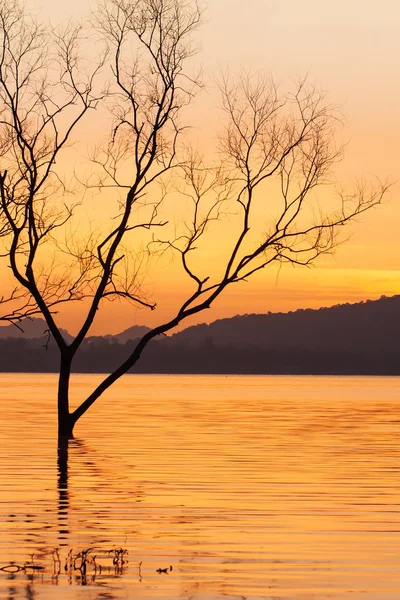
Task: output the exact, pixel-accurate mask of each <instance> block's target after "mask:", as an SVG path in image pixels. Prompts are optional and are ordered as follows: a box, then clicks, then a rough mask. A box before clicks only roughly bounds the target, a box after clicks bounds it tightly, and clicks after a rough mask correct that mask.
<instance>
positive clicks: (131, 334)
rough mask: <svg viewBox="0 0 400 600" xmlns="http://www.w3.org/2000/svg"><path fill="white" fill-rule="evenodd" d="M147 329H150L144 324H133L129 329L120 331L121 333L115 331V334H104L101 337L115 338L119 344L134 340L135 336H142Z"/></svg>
mask: <svg viewBox="0 0 400 600" xmlns="http://www.w3.org/2000/svg"><path fill="white" fill-rule="evenodd" d="M148 331H150V327H145V326H144V325H133V326H132V327H129V329H125V330H124V331H121V333H117V334H115V335H105V336H102V337H104V338H106V339H109V340H115V341H116V342H118V343H119V344H125V343H126V342H128V341H129V340H136V339H137V338H141V337H143V336H144V335H145V334H146V333H147V332H148Z"/></svg>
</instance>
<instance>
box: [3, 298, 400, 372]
mask: <svg viewBox="0 0 400 600" xmlns="http://www.w3.org/2000/svg"><path fill="white" fill-rule="evenodd" d="M42 324H43V322H42ZM35 327H36V328H37V330H39V329H40V327H39V324H38V323H36V324H35ZM3 329H6V328H3ZM14 329H15V328H14ZM42 331H43V329H42ZM146 331H147V328H144V327H143V328H141V327H138V326H134V327H132V328H129V329H128V330H126V331H125V332H122V333H121V334H119V335H117V336H103V337H91V338H88V339H87V340H85V342H84V343H83V345H82V348H81V349H80V351H79V352H78V353H77V355H76V361H75V365H74V367H75V368H74V370H75V372H87V373H94V372H101V373H107V372H109V371H110V370H112V369H113V368H115V367H116V366H117V365H118V364H119V363H120V362H121V361H122V360H125V359H126V357H127V356H128V355H129V353H130V352H131V351H132V349H133V347H134V345H135V343H136V342H135V339H134V338H133V337H131V336H135V337H138V336H140V335H143V334H144V333H145V332H146ZM399 340H400V296H393V297H390V298H387V297H382V298H380V299H379V300H375V301H365V302H359V303H357V304H341V305H336V306H333V307H330V308H321V309H319V310H311V309H305V310H297V311H294V312H289V313H268V314H252V315H242V316H236V317H233V318H230V319H219V320H217V321H214V322H213V323H211V324H210V325H206V324H202V325H196V326H193V327H188V328H187V329H185V330H183V331H181V332H179V333H176V334H175V335H173V336H171V337H163V338H161V339H157V340H154V341H153V342H151V343H150V344H149V346H148V347H147V348H146V350H145V351H144V352H143V355H142V358H141V360H140V361H139V362H138V363H137V365H136V366H135V367H134V369H133V371H134V372H142V373H255V374H257V373H260V374H268V373H271V374H274V373H280V374H363V375H373V374H376V375H400V341H399ZM45 345H46V344H45V338H26V337H25V338H18V337H15V336H14V337H9V338H8V339H0V371H3V372H4V371H10V372H12V371H18V372H21V371H28V372H29V371H34V372H37V371H39V372H40V371H43V372H53V371H54V372H57V370H58V362H59V359H58V352H57V349H56V347H55V344H54V342H53V341H51V342H50V344H49V345H48V349H47V350H46V349H45Z"/></svg>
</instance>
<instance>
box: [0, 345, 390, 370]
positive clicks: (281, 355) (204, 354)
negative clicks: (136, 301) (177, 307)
mask: <svg viewBox="0 0 400 600" xmlns="http://www.w3.org/2000/svg"><path fill="white" fill-rule="evenodd" d="M44 341H45V340H43V342H44ZM41 342H42V341H41V340H37V339H36V340H23V339H10V340H0V355H1V360H0V371H3V372H43V373H47V372H48V373H51V372H57V371H58V368H59V358H58V351H57V349H56V347H55V345H54V344H52V345H51V346H50V347H49V348H48V349H47V350H46V349H45V348H44V347H43V344H42V343H41ZM132 347H133V342H128V343H126V344H119V343H116V342H109V341H105V340H98V341H96V342H95V343H93V342H91V341H88V342H87V344H85V346H84V348H83V349H82V350H81V351H80V352H79V353H78V354H77V356H76V359H75V361H74V371H75V372H77V373H108V372H110V370H112V369H113V368H115V367H117V366H118V365H119V364H120V363H121V362H122V361H123V360H124V359H125V358H126V357H127V356H128V354H129V352H130V350H131V349H132ZM132 371H133V372H136V373H248V374H250V373H254V374H257V373H259V374H269V373H270V374H338V375H339V374H346V375H351V374H362V375H400V356H399V353H398V352H397V351H390V350H389V349H388V350H387V351H382V349H374V348H373V347H370V348H365V349H364V350H363V351H358V352H352V351H348V350H345V349H343V350H335V351H334V350H331V351H329V350H324V351H320V350H310V349H304V348H301V347H298V348H296V347H288V348H279V349H276V350H272V349H269V350H268V349H265V348H260V347H256V346H251V347H250V346H249V347H244V348H237V347H235V346H232V345H228V346H215V345H214V343H213V341H212V340H211V339H210V340H207V341H206V342H205V343H204V344H201V345H199V346H193V345H186V344H182V345H180V344H176V343H171V342H170V341H157V342H156V341H154V342H152V343H151V344H150V345H149V346H148V348H147V349H146V350H145V352H144V353H143V355H142V358H141V359H140V361H139V362H138V363H137V365H136V367H135V368H134V369H133V370H132Z"/></svg>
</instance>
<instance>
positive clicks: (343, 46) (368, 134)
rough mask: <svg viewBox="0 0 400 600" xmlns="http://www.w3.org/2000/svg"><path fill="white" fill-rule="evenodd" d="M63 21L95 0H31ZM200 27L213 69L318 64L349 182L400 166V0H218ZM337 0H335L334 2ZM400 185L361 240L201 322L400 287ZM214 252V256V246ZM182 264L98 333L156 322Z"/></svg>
mask: <svg viewBox="0 0 400 600" xmlns="http://www.w3.org/2000/svg"><path fill="white" fill-rule="evenodd" d="M27 4H28V6H34V7H41V14H42V15H43V17H45V16H47V15H48V16H49V17H50V18H51V19H52V21H54V22H56V21H57V20H59V19H62V18H67V17H68V16H72V17H75V18H77V19H79V18H80V17H81V16H84V15H85V13H87V12H88V10H89V6H90V3H89V1H88V0H69V2H65V3H58V2H57V3H55V2H54V1H53V0H42V1H41V2H37V1H34V0H29V2H28V3H27ZM93 4H94V3H93ZM208 4H209V6H208V8H207V11H206V22H205V24H204V25H203V26H202V30H201V32H200V36H199V38H200V43H201V46H202V52H201V54H200V55H199V57H198V59H196V60H198V61H201V63H202V64H203V67H204V73H205V75H206V76H207V75H209V74H210V75H212V74H214V73H216V71H217V70H218V69H219V68H221V67H222V68H225V67H227V66H228V67H229V69H231V70H232V71H235V70H236V69H237V68H239V67H244V68H246V69H249V68H251V69H252V70H258V69H264V70H266V71H267V72H270V73H272V74H273V75H274V77H275V79H276V80H277V81H283V80H286V79H288V78H291V77H292V78H295V77H296V76H299V75H300V76H301V75H304V74H306V73H308V77H309V79H311V81H314V80H315V81H317V82H318V83H319V84H320V85H321V86H322V87H323V88H324V89H325V90H327V91H328V92H329V98H330V99H332V100H333V101H334V102H335V103H338V104H339V105H340V106H341V107H342V111H343V113H344V114H345V116H346V128H345V130H344V136H345V138H346V139H348V140H349V142H350V143H349V146H348V148H347V151H346V156H345V159H344V161H343V163H342V164H341V165H340V166H339V168H338V171H337V174H338V175H339V177H340V179H341V180H343V181H344V182H345V183H349V182H351V181H352V180H354V179H357V178H361V177H366V178H367V179H368V178H371V177H373V176H375V175H376V176H379V177H382V178H386V177H388V178H390V179H391V180H393V181H395V180H396V179H397V178H398V176H399V175H398V172H399V171H398V165H399V150H398V146H399V144H398V142H399V140H400V110H399V108H400V78H399V73H400V7H399V5H398V3H397V2H396V1H395V0H381V2H379V3H376V2H372V0H363V1H361V0H352V1H351V2H349V1H348V0H346V1H345V0H336V2H335V3H326V2H321V1H320V0H303V1H302V2H301V3H299V2H298V1H297V0H287V1H286V2H278V0H270V1H268V0H248V1H247V2H243V0H210V1H209V3H208ZM328 4H329V5H328ZM216 104H217V100H216V98H215V96H214V95H213V93H212V92H209V93H206V94H203V95H202V96H201V98H200V99H199V100H198V101H197V104H196V110H197V113H196V115H197V116H196V123H195V124H196V126H197V127H198V137H199V139H202V140H203V141H204V140H208V137H210V136H211V135H212V126H213V125H215V123H216V121H217V117H216V116H214V115H216V114H217V113H216V112H215V110H214V109H215V106H216ZM399 225H400V186H399V185H398V184H395V185H394V186H393V187H392V189H391V193H390V195H389V196H388V198H387V199H386V201H385V202H384V205H383V206H382V207H379V208H378V209H377V210H375V211H373V212H371V213H370V214H368V215H367V216H366V217H365V218H363V219H362V220H360V222H359V223H357V224H353V225H352V226H351V231H352V233H353V235H352V237H351V239H350V241H348V242H347V243H346V244H345V245H343V246H342V247H340V248H339V249H338V250H337V251H336V253H335V255H334V256H333V257H324V258H323V259H321V260H319V261H318V262H317V264H316V265H315V267H314V268H312V269H301V268H296V269H292V268H290V267H286V268H283V269H281V271H280V272H279V274H278V273H277V271H276V269H274V268H273V269H272V270H271V271H270V272H269V273H263V274H262V275H258V276H257V278H255V279H254V280H253V281H250V282H249V283H247V284H241V285H240V286H238V287H236V288H235V289H232V290H231V291H229V292H228V293H226V294H225V296H224V298H221V299H220V300H219V301H218V303H217V304H216V305H215V307H214V308H213V309H211V310H209V311H208V312H207V314H204V313H203V314H202V315H200V316H199V317H198V318H197V319H196V322H199V321H200V322H201V321H205V320H207V321H210V320H214V319H216V318H220V317H223V316H232V315H235V314H242V313H251V312H266V311H269V310H270V311H279V310H281V311H286V310H292V309H296V308H305V307H319V306H329V305H332V304H337V303H340V302H354V301H357V300H361V299H366V298H377V297H379V296H380V295H382V294H385V295H391V294H396V293H400V248H399V245H398V230H399ZM211 260H212V258H211ZM174 273H175V269H172V272H171V274H169V275H165V277H164V278H162V279H163V280H162V281H161V283H157V281H155V280H154V281H153V280H151V279H150V282H149V291H154V293H156V292H158V293H157V298H158V309H157V310H156V311H154V312H152V313H149V312H147V311H144V310H140V311H138V310H132V308H131V307H129V306H124V305H122V304H117V303H113V304H110V303H105V304H104V307H103V311H102V313H101V315H99V317H98V318H97V321H96V323H95V325H94V327H93V329H92V333H106V332H109V333H115V332H118V331H120V330H122V329H124V328H126V327H128V326H130V325H132V324H134V323H135V322H136V323H138V324H156V323H158V322H160V321H161V320H162V319H163V318H165V317H166V316H167V315H170V314H171V310H172V306H173V305H175V303H176V302H178V301H179V298H180V293H181V292H180V285H178V284H177V281H176V279H175V276H176V275H175V274H174ZM80 310H81V308H80V307H79V305H75V306H71V307H68V308H64V309H63V312H62V313H61V314H62V325H63V326H65V327H67V328H68V329H70V330H71V332H73V331H74V330H75V329H76V327H77V325H78V322H79V312H80Z"/></svg>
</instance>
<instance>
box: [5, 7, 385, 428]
mask: <svg viewBox="0 0 400 600" xmlns="http://www.w3.org/2000/svg"><path fill="white" fill-rule="evenodd" d="M200 20H201V11H200V9H199V7H198V6H197V5H196V4H194V3H193V2H191V1H189V0H187V1H186V0H107V1H106V2H105V3H104V4H103V5H102V6H101V7H100V9H99V12H98V22H99V24H100V31H101V32H102V34H103V39H105V40H106V41H107V45H108V50H109V54H108V57H109V60H110V69H111V72H112V82H111V83H110V86H109V87H108V90H107V94H102V93H99V92H97V93H95V87H94V86H95V81H96V75H97V74H98V72H99V69H100V68H101V67H102V65H103V64H104V62H105V59H101V60H100V62H99V64H98V65H97V67H95V68H92V70H91V71H88V70H87V69H86V71H85V70H83V69H82V66H81V64H80V60H79V52H78V49H79V42H80V34H79V30H77V29H73V28H71V27H70V28H67V29H66V30H65V31H63V32H59V33H58V34H55V35H53V36H51V35H50V34H49V32H48V31H46V30H45V29H43V28H42V27H40V26H38V25H36V24H35V23H34V21H32V20H30V19H29V18H27V17H26V16H25V15H24V14H23V12H22V11H21V10H20V8H19V7H18V5H17V4H15V3H13V2H12V1H11V0H9V2H6V3H4V2H3V3H2V4H1V10H0V33H1V36H2V38H1V40H2V43H1V56H0V97H1V103H2V109H1V126H2V130H1V146H0V147H1V171H0V194H1V218H2V222H4V223H5V226H6V227H7V228H8V248H7V253H8V257H9V261H10V267H11V269H12V272H13V274H14V276H15V278H16V280H17V282H18V284H19V285H20V286H22V287H23V288H24V289H26V290H27V291H28V293H29V294H30V296H31V297H32V299H33V301H34V302H35V305H36V307H37V308H38V310H40V311H41V313H42V314H43V316H44V318H45V319H46V322H47V324H48V327H49V330H50V331H51V333H52V335H53V337H54V340H55V342H56V343H57V346H58V348H59V351H60V375H59V386H58V416H59V434H60V435H61V436H67V437H68V436H72V431H73V428H74V425H75V423H76V422H77V420H78V419H79V418H80V417H81V416H82V415H83V414H84V413H85V412H86V411H87V410H88V409H89V407H90V406H91V405H92V404H93V403H94V402H95V401H96V399H97V398H99V396H100V395H101V394H102V393H103V392H104V391H105V390H106V389H107V388H108V387H110V386H111V385H112V384H113V383H114V382H115V381H116V380H117V379H119V378H120V377H121V376H122V375H123V374H124V373H126V372H127V371H128V370H129V369H131V367H132V366H133V365H134V364H135V363H136V362H137V360H139V358H140V356H141V354H142V352H143V350H144V349H145V347H146V346H147V344H148V343H149V342H150V341H151V340H152V339H153V338H155V337H156V336H158V335H160V334H163V333H167V332H168V331H170V330H171V329H173V328H174V327H176V326H177V325H178V324H179V323H181V321H183V320H184V319H186V318H188V317H189V316H192V315H194V314H196V313H199V312H201V311H203V310H204V309H206V308H209V307H210V306H211V304H212V303H213V301H214V300H215V299H216V298H218V297H219V296H220V294H221V293H222V292H223V291H224V290H225V288H227V287H228V286H229V285H231V284H232V283H236V282H240V281H245V280H247V278H249V277H250V276H251V275H252V274H253V273H255V272H257V271H260V270H261V269H263V268H265V267H266V266H268V265H269V264H271V263H272V262H274V261H275V262H276V261H277V262H279V263H285V262H289V263H292V264H299V265H308V264H310V263H311V262H312V261H314V260H315V259H316V258H317V257H318V256H319V255H320V254H323V253H326V252H330V251H331V250H332V248H333V247H334V246H335V244H336V242H337V237H336V230H337V227H338V226H339V225H343V224H345V223H346V222H348V221H350V220H351V219H353V218H355V217H357V216H358V215H360V214H362V213H363V212H364V211H366V210H368V209H369V208H371V207H372V206H374V205H376V204H378V203H379V202H380V201H381V199H382V196H383V195H384V193H385V190H386V187H385V186H384V185H379V186H378V187H377V188H376V189H375V190H374V189H370V190H367V189H361V188H359V189H358V190H356V192H355V193H353V194H347V195H345V194H343V193H342V194H339V195H338V196H337V197H336V201H337V205H336V208H332V207H331V208H330V210H325V211H324V210H323V209H322V207H320V206H319V204H318V201H317V198H316V195H315V192H316V188H317V187H318V186H320V185H322V184H324V185H325V184H326V183H328V182H329V181H330V178H331V173H332V167H333V165H334V164H335V162H336V161H337V159H338V157H339V155H340V152H339V151H338V150H337V148H336V147H335V145H334V142H333V139H334V136H333V132H334V128H335V123H336V116H335V113H334V110H333V109H332V108H331V107H330V106H329V105H328V104H327V102H326V101H325V100H324V98H323V96H322V95H321V94H319V93H318V92H317V91H316V90H315V89H313V88H310V87H309V86H308V85H307V84H306V83H305V82H300V83H299V84H298V85H297V87H296V89H295V92H294V93H292V94H290V93H286V94H280V93H279V92H278V90H277V89H276V87H275V86H274V85H273V83H272V81H271V79H270V78H267V77H264V76H255V77H250V76H246V75H242V76H241V77H239V78H238V79H237V80H233V81H232V80H230V79H228V78H222V82H221V84H220V91H221V95H222V109H223V114H224V117H223V119H222V121H223V125H224V130H223V132H222V133H221V138H220V147H219V155H220V164H217V165H212V166H209V165H207V164H205V161H204V160H203V159H201V157H199V156H198V155H196V153H194V152H192V153H189V156H188V154H187V152H186V154H184V153H183V152H182V146H181V143H180V140H181V138H182V133H184V129H185V128H184V126H183V125H182V114H181V113H182V109H183V108H184V107H185V106H186V105H187V104H188V103H189V102H190V101H191V99H192V97H193V94H194V93H195V91H196V88H197V87H198V81H197V79H196V77H193V76H190V74H189V71H188V68H187V67H186V63H187V59H189V58H190V57H191V56H192V54H193V53H194V51H195V48H194V47H193V46H192V43H193V42H192V34H193V33H194V32H195V30H196V28H197V27H198V25H199V23H200ZM49 40H51V45H49V44H50V41H49ZM83 73H86V74H85V75H83ZM100 100H104V104H105V105H106V106H107V107H108V109H109V111H110V112H111V115H112V126H111V131H110V135H109V138H108V141H107V142H106V143H104V144H102V145H101V146H100V147H99V148H97V150H96V151H95V152H94V156H93V168H94V171H93V176H92V177H90V178H89V181H88V182H87V185H88V186H89V187H92V188H95V189H97V190H98V192H99V194H100V198H104V197H105V198H106V199H108V198H111V197H114V196H113V194H115V193H117V197H118V203H117V204H116V211H115V215H114V218H113V220H112V226H111V227H110V228H108V229H106V230H104V231H103V233H101V234H98V233H95V232H93V233H90V234H88V235H87V236H86V239H85V240H83V241H82V242H81V243H80V242H77V241H76V240H73V238H72V237H71V236H67V237H66V239H64V240H63V241H62V239H61V237H60V235H59V232H60V230H61V229H62V228H64V227H65V226H66V225H67V224H68V223H69V222H70V221H71V219H72V218H73V215H74V208H75V205H74V202H72V204H71V202H67V201H66V197H67V193H68V189H67V187H66V185H65V184H64V183H63V180H62V178H61V176H60V172H59V171H58V170H57V165H56V159H57V157H58V156H59V154H60V153H61V151H62V150H63V149H64V148H65V147H66V146H67V143H68V142H69V139H70V136H71V134H72V132H73V130H74V129H75V128H76V127H77V125H78V124H79V122H80V121H81V120H82V119H83V117H84V116H85V115H86V114H87V113H88V111H89V110H90V109H95V108H96V109H97V110H103V109H102V108H100V107H99V102H100ZM101 114H102V115H103V113H101ZM172 171H173V172H174V174H175V175H174V176H175V178H177V177H178V176H179V177H180V183H176V180H175V185H176V186H177V188H179V197H180V198H181V203H182V207H184V210H183V211H182V214H184V215H185V219H182V221H181V222H178V223H176V224H175V227H169V226H168V221H170V218H169V216H168V214H165V215H164V202H163V200H164V198H165V196H166V185H167V184H166V180H165V175H166V174H168V173H172ZM158 183H161V184H162V185H161V188H160V187H158V186H157V184H158ZM160 189H161V194H160V193H159V190H160ZM176 194H178V192H176ZM177 197H178V196H177ZM188 215H189V216H188ZM224 224H225V225H226V224H227V226H228V230H229V232H230V233H231V236H230V241H229V243H230V247H229V246H228V247H227V250H226V261H225V263H224V265H223V268H222V269H221V271H220V272H217V270H216V269H213V270H212V271H208V270H207V265H206V264H204V262H203V263H202V262H201V260H199V258H198V257H199V256H200V257H201V251H202V246H204V245H205V246H206V245H207V243H208V241H209V239H210V238H209V233H210V231H212V228H219V227H224ZM168 232H169V233H168ZM49 247H52V248H53V249H55V252H56V253H57V252H58V255H57V256H58V258H57V260H59V257H60V253H61V254H62V255H63V256H65V257H66V258H65V261H66V262H65V268H64V271H62V270H60V266H59V264H58V263H57V264H56V263H55V264H54V269H53V270H52V269H49V268H48V266H47V267H46V268H44V267H41V265H42V264H44V263H43V261H42V259H43V249H44V250H45V251H47V249H48V248H49ZM152 251H155V252H160V251H171V252H173V253H177V254H178V256H179V257H180V260H181V264H182V268H183V270H184V272H185V273H186V275H187V276H188V278H189V280H190V281H191V284H192V286H193V287H192V290H193V291H192V292H191V293H190V294H189V296H188V297H187V299H186V300H185V301H184V302H183V304H182V305H181V306H180V307H178V308H177V311H176V314H175V316H174V317H173V318H172V319H171V320H169V321H167V322H165V323H163V324H162V325H160V326H158V327H155V328H154V329H152V330H151V331H149V332H148V333H147V334H146V335H144V336H143V337H142V338H141V339H140V340H139V342H138V343H137V345H136V347H135V348H134V350H133V351H132V352H131V354H130V355H129V356H127V358H126V360H125V362H124V363H123V364H121V365H120V366H119V367H118V368H117V369H116V370H115V371H113V372H112V373H111V374H110V375H109V376H107V377H106V378H105V379H104V380H103V381H102V383H100V385H99V386H98V387H97V388H96V389H95V390H94V391H93V392H92V393H91V395H90V396H89V397H88V398H87V399H86V400H84V401H83V402H82V403H81V405H80V406H79V407H78V408H77V409H76V410H74V411H73V412H71V411H70V408H69V383H70V373H71V369H72V364H73V359H74V356H75V355H76V352H77V350H78V349H79V347H80V346H81V344H82V342H83V341H84V339H85V337H86V336H87V334H88V332H89V330H90V327H91V325H92V323H93V320H94V318H95V315H96V313H97V311H98V309H99V306H100V303H101V301H102V300H103V299H104V298H109V299H112V298H115V297H118V298H123V299H126V300H127V301H129V302H132V303H134V304H138V305H141V306H145V307H148V308H150V309H154V308H155V305H154V303H152V302H151V301H150V300H149V299H148V298H146V297H145V295H143V292H142V289H141V277H140V273H141V266H142V265H143V261H144V260H145V256H146V254H148V253H149V252H150V253H151V252H152ZM132 256H133V261H131V262H129V257H131V258H132ZM84 297H85V298H89V301H90V302H89V308H88V311H87V313H86V314H85V315H84V318H83V322H82V326H81V328H80V330H79V331H78V333H77V335H76V337H75V339H74V340H73V341H72V342H71V343H67V342H66V340H65V339H64V338H63V335H62V332H61V331H60V329H59V328H58V326H57V324H56V322H55V320H54V310H55V307H56V306H57V305H58V304H60V303H61V302H70V301H73V300H79V299H82V298H84Z"/></svg>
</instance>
